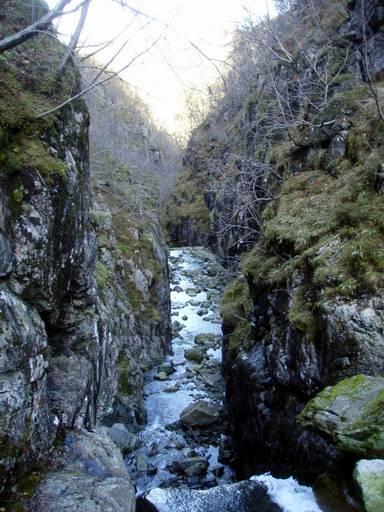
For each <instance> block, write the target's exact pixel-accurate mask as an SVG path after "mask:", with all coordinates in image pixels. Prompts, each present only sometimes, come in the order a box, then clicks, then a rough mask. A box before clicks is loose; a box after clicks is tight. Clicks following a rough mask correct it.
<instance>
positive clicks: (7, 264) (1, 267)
mask: <svg viewBox="0 0 384 512" xmlns="http://www.w3.org/2000/svg"><path fill="white" fill-rule="evenodd" d="M12 265H13V252H12V248H11V244H10V243H9V240H8V239H7V238H6V237H5V236H4V235H2V234H1V233H0V276H1V277H3V276H6V275H7V274H9V272H10V271H11V270H12Z"/></svg>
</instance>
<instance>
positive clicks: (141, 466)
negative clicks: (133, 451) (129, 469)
mask: <svg viewBox="0 0 384 512" xmlns="http://www.w3.org/2000/svg"><path fill="white" fill-rule="evenodd" d="M135 463H136V471H138V472H139V473H144V472H146V471H147V469H148V458H147V457H146V456H145V455H143V454H141V453H140V454H138V455H136V459H135Z"/></svg>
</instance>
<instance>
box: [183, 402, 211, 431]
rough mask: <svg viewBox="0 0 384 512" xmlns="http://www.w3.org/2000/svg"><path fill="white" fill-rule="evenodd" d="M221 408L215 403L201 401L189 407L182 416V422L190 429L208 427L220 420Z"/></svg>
mask: <svg viewBox="0 0 384 512" xmlns="http://www.w3.org/2000/svg"><path fill="white" fill-rule="evenodd" d="M219 414H220V407H219V406H218V405H217V404H215V403H214V402H207V401H206V400H199V401H197V402H193V403H192V404H190V405H188V406H187V407H186V408H185V409H184V410H183V411H182V412H181V414H180V420H181V421H182V423H183V424H184V425H186V426H188V427H208V426H210V425H213V424H214V423H216V421H217V420H218V419H219Z"/></svg>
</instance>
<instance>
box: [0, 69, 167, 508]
mask: <svg viewBox="0 0 384 512" xmlns="http://www.w3.org/2000/svg"><path fill="white" fill-rule="evenodd" d="M76 80H77V78H76V79H75V80H74V82H75V81H76ZM73 87H74V90H75V87H76V83H74V84H73ZM48 124H49V127H48V128H47V129H46V131H45V132H44V133H42V137H41V138H42V140H43V144H44V146H43V148H44V147H46V149H47V153H49V154H50V155H55V158H57V159H58V160H59V161H60V163H62V169H63V170H62V173H61V172H57V173H56V172H55V171H52V173H49V172H48V171H47V174H49V176H46V175H42V173H40V172H39V171H37V170H36V169H34V168H33V167H32V168H29V167H26V168H23V169H21V170H20V171H17V186H18V187H19V189H20V190H22V191H23V194H22V198H21V199H20V200H19V201H18V204H17V207H15V204H14V201H13V196H12V191H14V183H13V181H12V179H13V178H12V176H13V174H12V173H13V172H14V170H12V172H8V171H7V169H5V170H4V172H2V173H1V175H0V277H1V285H0V414H1V422H0V447H1V449H0V492H1V491H2V490H3V488H4V487H5V486H7V485H10V484H12V483H13V482H12V479H19V478H20V477H21V476H22V474H23V473H27V472H28V471H29V469H30V468H31V467H32V465H34V464H38V465H39V464H41V465H43V466H47V465H48V464H50V463H51V462H52V461H51V448H52V446H53V443H54V442H55V440H56V438H57V434H58V432H63V431H65V430H66V429H72V428H83V427H86V428H92V427H93V426H94V425H95V424H96V423H97V422H98V421H105V422H106V423H107V424H109V425H112V424H113V423H115V422H116V421H124V422H126V423H127V424H128V423H135V422H137V421H138V420H140V419H143V416H144V412H143V408H142V398H143V397H142V394H143V391H142V389H143V373H142V371H141V369H140V366H141V365H147V366H149V365H151V364H154V363H155V362H157V361H159V360H161V358H162V357H163V356H164V355H165V354H166V353H167V352H169V350H170V337H171V336H170V331H171V329H170V302H169V277H168V266H167V256H168V252H167V247H166V245H165V243H164V241H163V240H162V237H161V231H160V228H159V225H158V222H157V219H154V220H153V222H152V223H151V226H150V229H149V230H148V232H147V233H145V242H146V246H147V247H149V249H148V252H149V254H150V258H149V259H150V261H145V262H144V263H143V262H141V264H140V263H138V262H137V261H133V260H132V261H131V260H129V258H125V259H124V258H123V255H122V252H121V248H120V247H119V246H118V243H117V239H116V236H115V232H114V226H113V223H112V216H111V213H110V211H109V210H108V208H107V207H106V206H105V205H104V204H101V203H100V204H99V205H97V206H96V207H95V211H94V212H93V213H95V215H96V217H97V214H100V215H99V217H100V218H101V219H102V220H101V221H100V222H98V223H96V222H95V219H94V218H93V216H92V218H91V206H92V205H91V198H92V194H91V183H90V172H89V154H88V124H89V116H88V111H87V109H86V107H85V104H84V103H83V102H82V101H81V100H79V101H76V102H73V103H71V104H70V105H69V106H68V107H67V108H66V109H62V110H60V111H59V112H58V113H57V115H56V116H55V119H53V120H52V123H48ZM13 177H14V176H13ZM96 224H97V229H96V227H95V225H96ZM98 237H99V240H98ZM148 263H153V265H149V266H148ZM149 267H150V268H149ZM155 270H156V271H157V272H156V275H155ZM135 299H136V300H135ZM108 442H109V438H108ZM100 443H101V444H102V440H100ZM114 478H115V481H112V480H110V481H108V482H107V481H103V483H100V485H98V484H97V485H96V484H95V483H92V485H91V487H92V488H93V489H94V492H95V496H96V495H98V496H99V497H100V500H101V501H100V503H105V506H104V508H103V506H102V505H100V510H131V509H130V508H124V506H125V505H124V506H123V502H124V500H125V501H127V496H126V494H124V491H122V487H121V485H120V483H119V482H120V480H119V479H120V476H118V475H117V476H116V477H114ZM124 478H125V477H124ZM55 479H56V480H55ZM116 479H117V480H116ZM80 480H83V481H84V482H83V484H84V485H85V483H86V482H87V481H88V476H84V475H82V476H80V477H79V482H78V483H79V485H80V487H78V488H77V483H76V482H75V481H74V480H73V482H72V483H73V489H75V488H77V491H76V493H78V498H76V499H78V502H80V503H83V502H84V507H86V503H88V502H87V500H86V499H85V498H84V499H83V497H84V495H83V494H82V493H83V490H82V487H83V486H84V485H83V484H82V483H81V482H80ZM51 481H52V482H54V481H56V483H55V486H57V487H60V486H61V488H62V489H64V486H65V485H69V484H68V483H65V482H68V475H64V476H63V475H59V474H56V476H53V475H52V480H51ZM52 485H53V483H52ZM71 485H72V484H71ZM71 485H70V486H71ZM113 489H116V493H117V494H116V500H117V501H116V503H117V504H118V505H116V507H117V508H113V506H114V505H112V501H110V499H109V497H108V496H109V494H111V493H113ZM50 492H51V491H49V493H50ZM106 495H108V496H107V498H105V496H106ZM74 500H75V499H74ZM92 500H93V501H92ZM103 500H104V501H103ZM108 500H109V501H108ZM73 503H75V501H73V502H71V506H69V508H68V510H75V509H76V507H75V506H74V505H73ZM89 503H90V504H89V505H87V506H88V508H84V510H92V511H93V510H99V509H98V508H97V507H98V506H99V505H97V506H96V505H95V503H96V498H95V499H94V498H92V499H91V501H90V502H89ZM72 505H73V506H72ZM50 506H51V502H50ZM60 506H61V505H60ZM120 506H121V507H122V508H118V507H120ZM62 507H64V502H63V504H62ZM92 507H93V508H92ZM108 507H110V508H108ZM125 507H126V506H125ZM64 508H65V507H64ZM64 508H63V510H64ZM40 510H45V509H44V508H41V509H40ZM47 510H48V509H47Z"/></svg>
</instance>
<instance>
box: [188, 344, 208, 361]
mask: <svg viewBox="0 0 384 512" xmlns="http://www.w3.org/2000/svg"><path fill="white" fill-rule="evenodd" d="M205 355H206V350H204V349H201V348H197V347H196V348H190V349H188V350H186V351H185V352H184V357H185V358H186V359H188V360H189V361H193V362H195V363H202V362H203V360H204V358H205Z"/></svg>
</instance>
